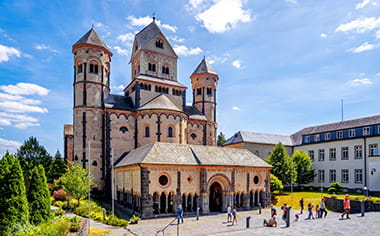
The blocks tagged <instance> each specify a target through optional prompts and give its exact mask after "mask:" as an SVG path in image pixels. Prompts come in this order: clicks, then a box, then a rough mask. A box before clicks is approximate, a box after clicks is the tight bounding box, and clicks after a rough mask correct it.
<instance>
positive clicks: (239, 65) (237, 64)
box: [232, 60, 241, 69]
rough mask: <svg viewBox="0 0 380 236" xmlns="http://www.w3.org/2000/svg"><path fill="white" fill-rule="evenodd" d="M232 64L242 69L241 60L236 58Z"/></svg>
mask: <svg viewBox="0 0 380 236" xmlns="http://www.w3.org/2000/svg"><path fill="white" fill-rule="evenodd" d="M232 65H233V66H234V67H235V68H236V69H240V68H241V61H240V60H235V61H233V62H232Z"/></svg>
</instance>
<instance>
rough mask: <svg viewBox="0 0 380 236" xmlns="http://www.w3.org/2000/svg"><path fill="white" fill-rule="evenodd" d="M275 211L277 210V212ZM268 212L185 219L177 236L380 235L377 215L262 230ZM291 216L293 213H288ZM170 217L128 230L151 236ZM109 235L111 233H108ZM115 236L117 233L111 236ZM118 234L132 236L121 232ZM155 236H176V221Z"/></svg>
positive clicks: (329, 218)
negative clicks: (229, 217)
mask: <svg viewBox="0 0 380 236" xmlns="http://www.w3.org/2000/svg"><path fill="white" fill-rule="evenodd" d="M278 211H279V209H278ZM269 213H270V212H269V209H264V210H263V212H262V214H261V215H259V214H258V211H244V212H239V213H238V224H237V225H233V226H232V225H231V223H227V222H226V220H227V219H226V214H217V215H211V216H201V217H200V218H199V220H198V221H197V220H196V219H195V217H186V216H185V222H184V224H180V225H179V227H178V228H179V234H178V235H181V236H186V235H199V236H201V235H234V236H235V235H271V236H272V235H292V236H297V235H313V236H314V235H345V236H347V235H360V236H364V235H380V234H379V232H380V213H379V212H377V213H375V212H370V213H366V215H365V217H361V216H360V214H352V215H351V219H350V220H346V219H345V220H340V219H339V217H340V214H338V213H333V212H329V213H328V215H327V217H326V218H323V219H315V220H306V219H305V218H306V215H305V213H304V214H303V215H300V221H298V222H292V223H291V225H290V227H289V228H286V227H285V222H284V221H282V220H279V226H278V227H277V228H269V227H263V220H264V219H266V218H268V217H269ZM291 214H292V215H294V214H295V212H294V211H292V212H291ZM247 216H251V221H250V226H251V227H250V228H249V229H247V228H246V217H247ZM172 220H173V218H161V219H148V220H142V221H140V222H139V223H138V224H136V225H129V226H128V228H129V229H130V230H131V231H132V232H134V233H136V234H137V235H139V236H153V235H156V232H157V231H158V230H160V229H162V228H163V227H165V225H168V224H169V223H170V222H171V221H172ZM110 235H111V234H110ZM112 235H117V234H114V233H113V234H112ZM120 235H132V234H131V233H126V234H125V233H124V232H123V233H122V234H120ZM157 235H166V236H169V235H174V236H175V235H177V224H176V221H174V223H172V224H170V225H169V226H168V228H167V229H166V230H165V231H164V233H162V232H159V233H158V234H157Z"/></svg>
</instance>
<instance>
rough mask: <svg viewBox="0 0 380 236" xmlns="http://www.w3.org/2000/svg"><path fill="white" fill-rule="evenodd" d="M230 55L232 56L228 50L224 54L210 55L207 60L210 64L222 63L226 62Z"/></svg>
mask: <svg viewBox="0 0 380 236" xmlns="http://www.w3.org/2000/svg"><path fill="white" fill-rule="evenodd" d="M229 57H230V54H229V53H228V52H226V53H224V54H223V55H222V56H216V55H211V56H208V57H207V61H208V62H209V63H210V64H222V63H225V62H226V61H227V60H228V58H229Z"/></svg>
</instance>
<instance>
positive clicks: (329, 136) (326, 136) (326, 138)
mask: <svg viewBox="0 0 380 236" xmlns="http://www.w3.org/2000/svg"><path fill="white" fill-rule="evenodd" d="M330 139H331V133H330V132H329V133H325V140H330Z"/></svg>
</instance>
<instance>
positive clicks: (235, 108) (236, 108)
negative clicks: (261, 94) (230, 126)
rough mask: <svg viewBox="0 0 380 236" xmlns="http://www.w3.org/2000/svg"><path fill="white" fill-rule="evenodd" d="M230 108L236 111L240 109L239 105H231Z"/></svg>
mask: <svg viewBox="0 0 380 236" xmlns="http://www.w3.org/2000/svg"><path fill="white" fill-rule="evenodd" d="M232 110H234V111H238V110H240V107H232Z"/></svg>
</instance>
